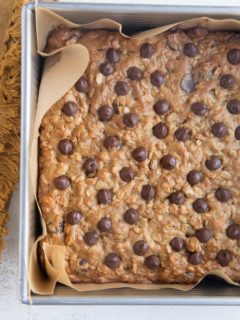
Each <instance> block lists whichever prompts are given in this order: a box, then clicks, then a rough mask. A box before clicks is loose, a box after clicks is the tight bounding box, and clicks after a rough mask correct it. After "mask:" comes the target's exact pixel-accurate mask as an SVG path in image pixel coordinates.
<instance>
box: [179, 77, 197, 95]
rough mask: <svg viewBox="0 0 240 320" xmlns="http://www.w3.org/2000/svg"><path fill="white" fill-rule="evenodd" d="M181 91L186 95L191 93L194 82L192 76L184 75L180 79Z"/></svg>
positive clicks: (193, 88)
mask: <svg viewBox="0 0 240 320" xmlns="http://www.w3.org/2000/svg"><path fill="white" fill-rule="evenodd" d="M180 86H181V89H182V90H183V91H185V92H186V93H191V92H193V91H194V90H195V86H196V84H195V82H194V79H193V75H192V74H191V73H188V74H185V75H184V76H183V77H182V80H181V83H180Z"/></svg>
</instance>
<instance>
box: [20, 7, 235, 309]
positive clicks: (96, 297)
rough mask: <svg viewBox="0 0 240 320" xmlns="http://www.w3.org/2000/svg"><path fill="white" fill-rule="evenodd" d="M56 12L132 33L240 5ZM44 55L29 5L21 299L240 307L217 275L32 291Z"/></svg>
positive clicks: (221, 14) (227, 12) (230, 12)
mask: <svg viewBox="0 0 240 320" xmlns="http://www.w3.org/2000/svg"><path fill="white" fill-rule="evenodd" d="M41 6H42V7H44V8H48V9H51V10H53V11H54V12H56V13H58V14H60V15H62V16H63V17H65V18H67V19H70V20H72V21H73V22H77V23H86V22H90V21H93V20H96V19H100V18H104V17H105V18H111V19H115V20H117V21H119V22H121V23H123V24H124V30H125V31H127V32H134V31H137V30H138V31H139V30H143V29H147V28H152V27H156V26H159V25H166V24H169V23H172V22H175V21H181V20H185V19H190V18H194V17H199V16H209V17H212V18H234V19H239V17H240V6H239V7H210V6H208V7H204V6H180V7H178V6H161V5H130V4H129V5H128V4H99V3H98V4H96V3H95V4H94V3H70V2H68V3H56V2H51V3H50V2H49V3H48V2H43V3H41ZM41 66H42V59H41V58H40V57H39V55H37V52H36V31H35V5H34V3H28V4H27V5H25V6H24V8H23V12H22V85H21V88H22V91H21V95H22V105H21V108H22V114H21V127H22V130H21V181H20V247H19V299H20V300H21V302H22V303H26V304H30V303H32V304H79V305H80V304H145V305H151V304H152V305H154V304H156V305H161V304H165V305H166V304H172V305H174V304H176V305H177V304H178V305H240V288H238V287H233V286H230V285H228V284H226V283H224V282H223V281H221V280H218V279H214V278H207V279H205V280H204V281H203V282H202V283H201V284H200V285H199V286H198V287H196V288H195V289H193V290H191V291H190V292H185V293H184V292H179V291H176V290H170V289H165V290H159V291H141V290H133V289H114V290H105V291H99V292H87V293H85V292H83V293H78V292H75V291H74V290H72V289H69V288H67V287H65V286H62V285H57V288H56V290H55V293H54V295H52V296H40V295H35V294H32V295H31V297H30V295H29V287H28V277H27V274H28V261H29V252H30V248H31V245H32V244H33V242H34V240H35V239H36V224H37V222H36V221H37V213H36V205H35V201H34V196H33V193H32V191H31V185H30V178H29V171H30V170H29V142H30V137H31V132H32V126H33V123H34V116H35V110H36V101H37V93H38V85H39V78H40V73H41Z"/></svg>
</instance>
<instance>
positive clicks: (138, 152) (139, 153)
mask: <svg viewBox="0 0 240 320" xmlns="http://www.w3.org/2000/svg"><path fill="white" fill-rule="evenodd" d="M132 156H133V159H135V160H136V161H138V162H142V161H144V160H146V159H147V157H148V151H147V150H146V149H145V148H144V147H138V148H136V149H134V150H133V153H132Z"/></svg>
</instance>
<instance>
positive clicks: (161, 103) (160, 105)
mask: <svg viewBox="0 0 240 320" xmlns="http://www.w3.org/2000/svg"><path fill="white" fill-rule="evenodd" d="M153 108H154V110H155V112H156V113H157V114H159V115H164V114H166V113H168V111H169V104H168V103H167V101H165V100H158V101H157V102H156V103H155V104H154V106H153Z"/></svg>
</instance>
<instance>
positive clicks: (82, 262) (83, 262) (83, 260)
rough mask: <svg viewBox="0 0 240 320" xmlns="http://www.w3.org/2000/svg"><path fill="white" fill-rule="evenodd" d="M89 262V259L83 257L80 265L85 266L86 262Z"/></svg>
mask: <svg viewBox="0 0 240 320" xmlns="http://www.w3.org/2000/svg"><path fill="white" fill-rule="evenodd" d="M87 263H88V261H87V259H85V258H83V259H81V260H80V261H79V265H80V266H84V265H85V264H87Z"/></svg>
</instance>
